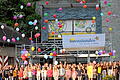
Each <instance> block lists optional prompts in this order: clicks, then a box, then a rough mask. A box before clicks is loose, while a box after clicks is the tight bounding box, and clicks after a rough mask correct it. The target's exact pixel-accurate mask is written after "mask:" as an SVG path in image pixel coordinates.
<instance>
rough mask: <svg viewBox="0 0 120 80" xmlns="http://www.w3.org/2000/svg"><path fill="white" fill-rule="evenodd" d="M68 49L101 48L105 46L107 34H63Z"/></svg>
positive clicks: (64, 44) (64, 43)
mask: <svg viewBox="0 0 120 80" xmlns="http://www.w3.org/2000/svg"><path fill="white" fill-rule="evenodd" d="M62 41H63V48H65V49H66V50H70V51H71V50H75V51H76V50H99V49H104V47H105V34H83V35H63V36H62Z"/></svg>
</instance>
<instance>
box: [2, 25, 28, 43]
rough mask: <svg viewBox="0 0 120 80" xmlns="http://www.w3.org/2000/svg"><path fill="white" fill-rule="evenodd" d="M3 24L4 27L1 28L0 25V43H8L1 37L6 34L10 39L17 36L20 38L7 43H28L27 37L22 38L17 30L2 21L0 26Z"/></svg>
mask: <svg viewBox="0 0 120 80" xmlns="http://www.w3.org/2000/svg"><path fill="white" fill-rule="evenodd" d="M1 25H4V29H1V27H0V43H1V42H2V43H8V42H7V40H6V41H4V40H3V39H2V38H3V36H6V38H7V39H10V40H11V39H12V38H17V37H19V38H20V40H19V41H17V40H16V42H12V41H10V42H9V43H13V44H29V43H30V41H29V40H28V39H27V38H22V36H21V34H20V33H19V32H17V31H15V30H14V29H13V28H12V27H9V26H7V25H6V24H4V23H0V26H1Z"/></svg>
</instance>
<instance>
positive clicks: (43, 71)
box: [0, 62, 120, 80]
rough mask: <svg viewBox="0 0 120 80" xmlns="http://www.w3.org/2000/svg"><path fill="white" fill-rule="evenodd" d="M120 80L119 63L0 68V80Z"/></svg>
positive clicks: (34, 65) (29, 65)
mask: <svg viewBox="0 0 120 80" xmlns="http://www.w3.org/2000/svg"><path fill="white" fill-rule="evenodd" d="M107 78H111V79H112V80H120V62H100V63H95V62H94V63H88V64H67V63H66V62H65V63H64V64H63V63H61V62H60V63H59V64H57V65H52V64H48V63H45V64H44V65H41V64H28V65H21V66H20V67H19V66H12V65H8V66H4V67H0V80H107Z"/></svg>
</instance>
